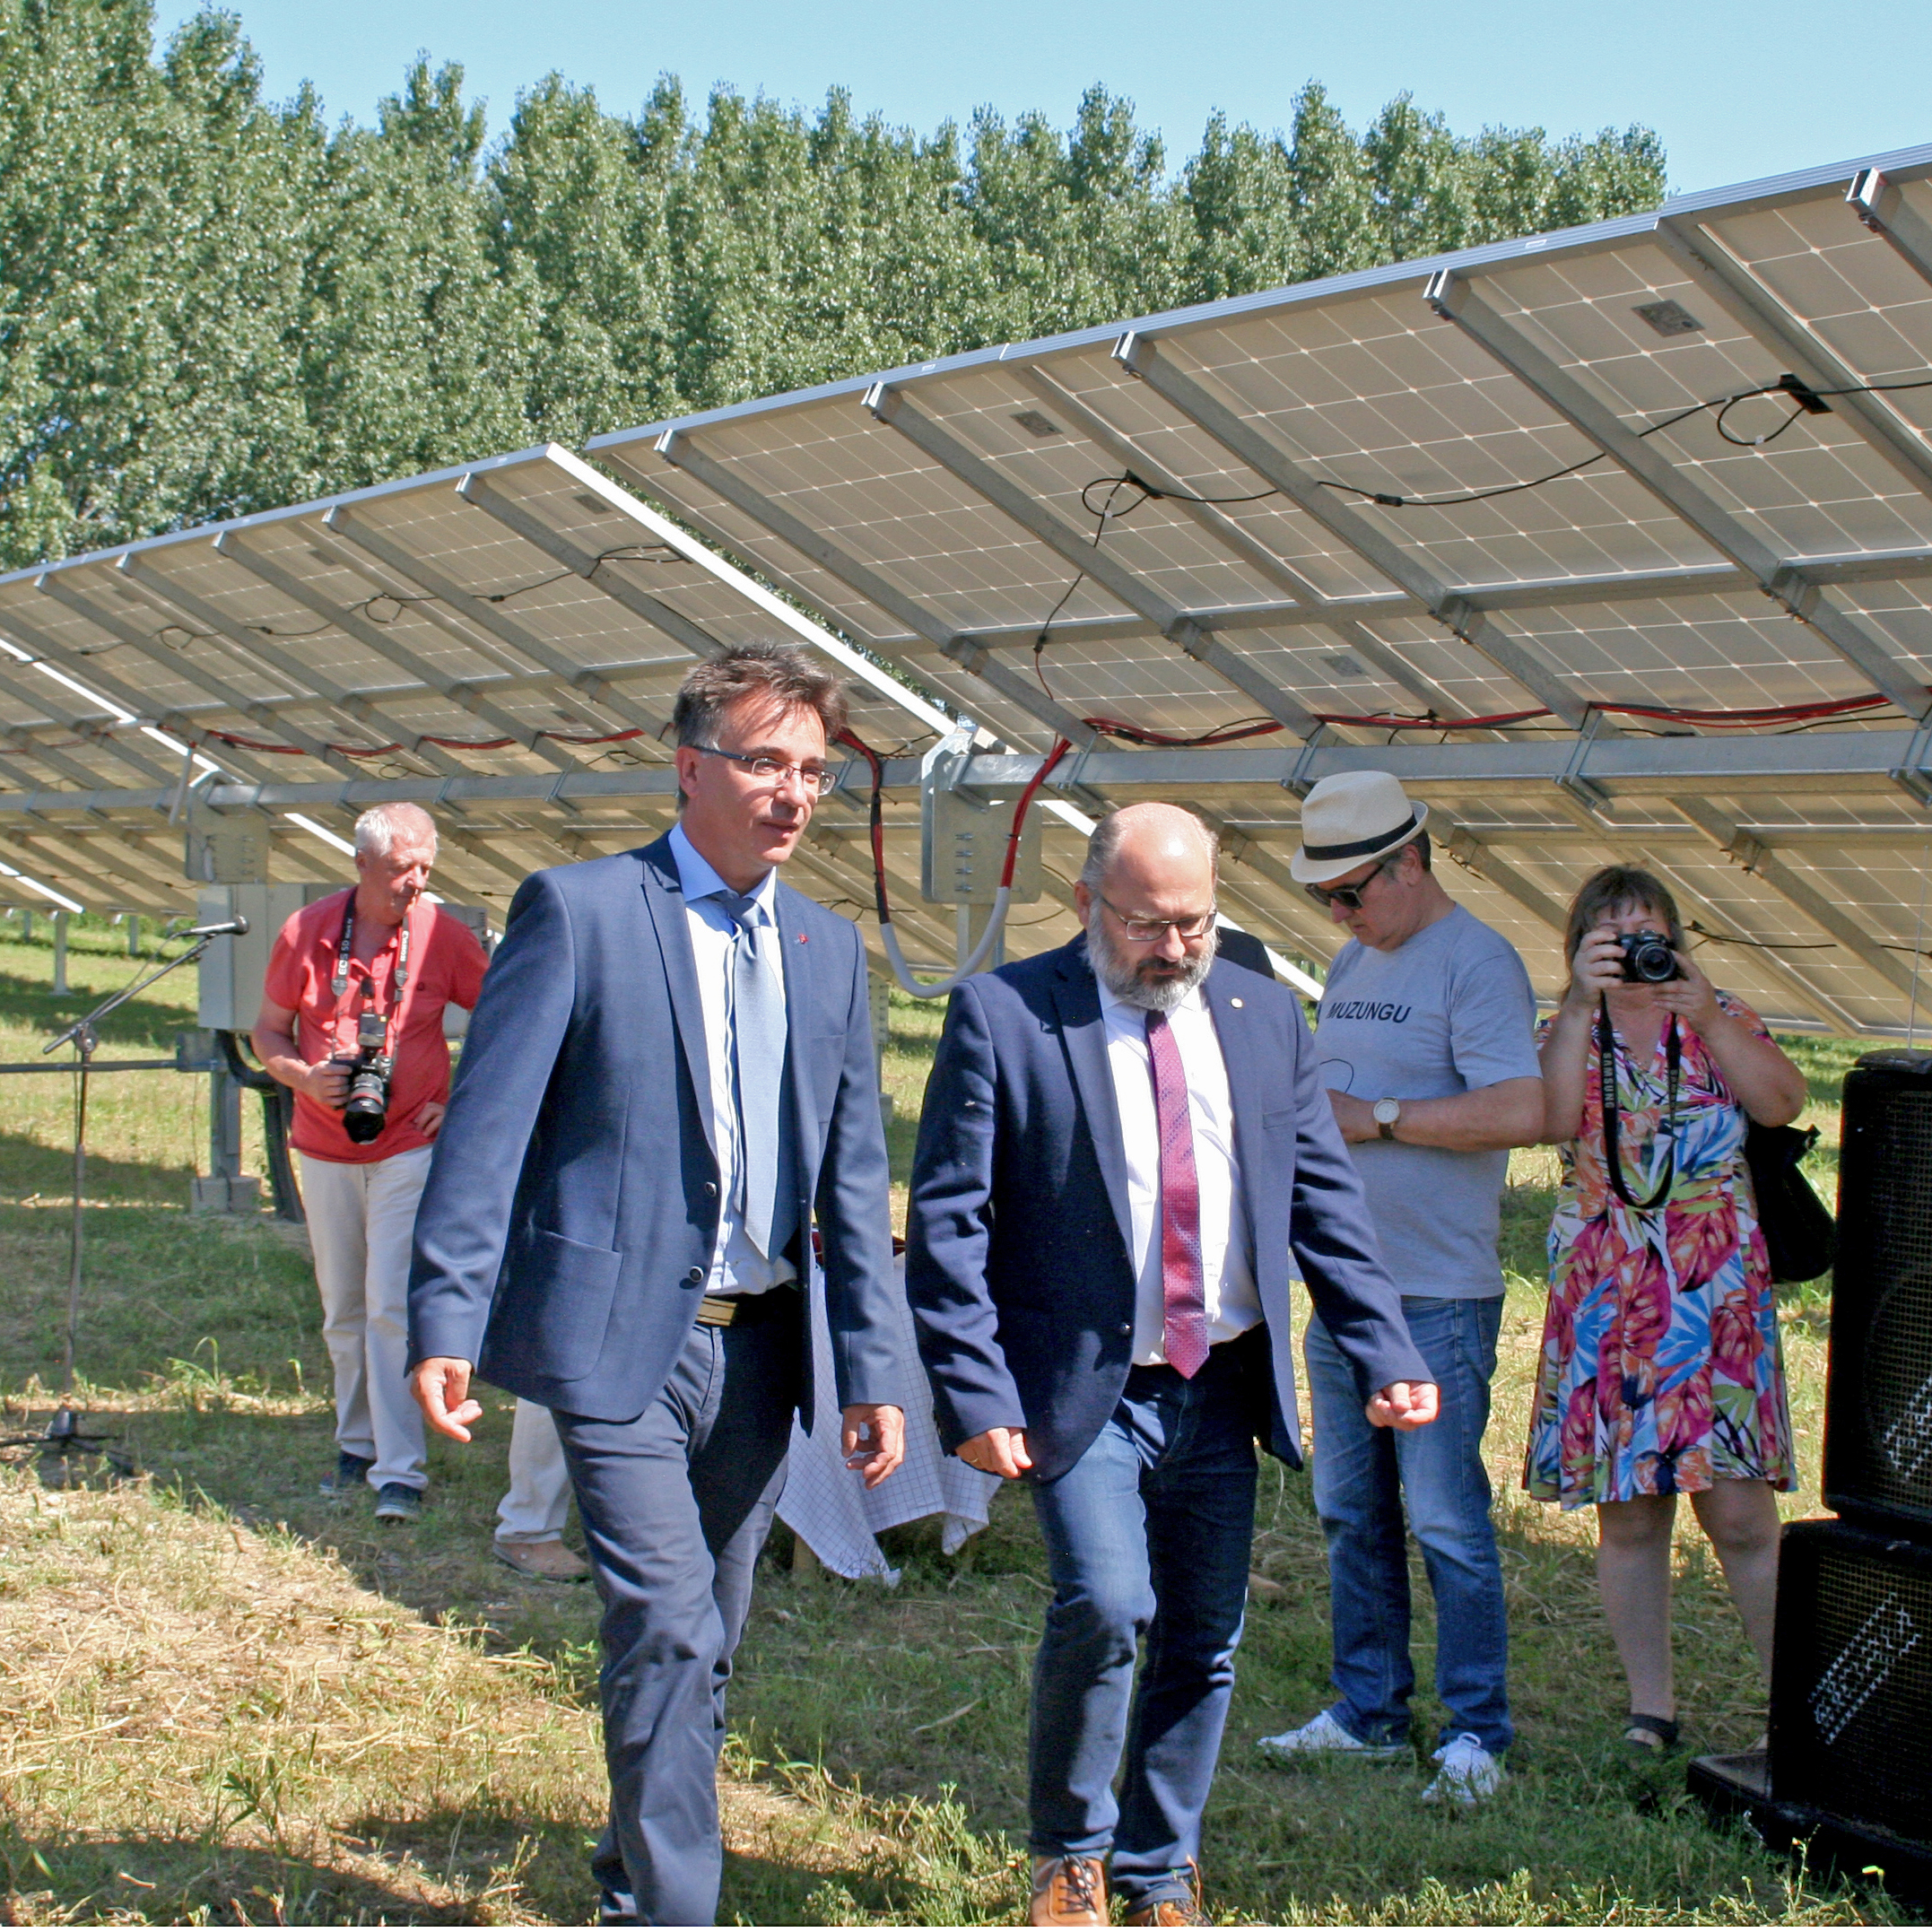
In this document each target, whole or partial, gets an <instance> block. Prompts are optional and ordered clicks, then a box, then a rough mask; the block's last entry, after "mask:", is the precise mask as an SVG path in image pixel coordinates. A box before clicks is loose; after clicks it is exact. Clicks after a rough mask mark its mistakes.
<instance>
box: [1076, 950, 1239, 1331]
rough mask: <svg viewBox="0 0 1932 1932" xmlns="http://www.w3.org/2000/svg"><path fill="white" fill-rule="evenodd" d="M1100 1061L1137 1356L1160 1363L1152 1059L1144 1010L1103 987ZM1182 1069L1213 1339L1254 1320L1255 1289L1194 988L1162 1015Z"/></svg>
mask: <svg viewBox="0 0 1932 1932" xmlns="http://www.w3.org/2000/svg"><path fill="white" fill-rule="evenodd" d="M1100 994H1101V1015H1102V1018H1103V1020H1104V1022H1105V1024H1106V1028H1107V1065H1108V1067H1109V1069H1110V1072H1111V1073H1112V1075H1113V1079H1114V1102H1115V1104H1116V1106H1117V1107H1118V1109H1119V1110H1120V1139H1121V1143H1122V1145H1123V1148H1124V1150H1125V1152H1126V1154H1127V1213H1128V1215H1129V1218H1130V1219H1131V1221H1132V1223H1133V1236H1134V1242H1133V1249H1132V1251H1131V1253H1130V1255H1129V1257H1128V1258H1129V1259H1130V1260H1131V1261H1132V1263H1133V1264H1134V1283H1135V1287H1134V1360H1135V1362H1136V1364H1138V1365H1146V1364H1149V1363H1153V1362H1165V1361H1166V1360H1167V1351H1166V1347H1165V1336H1166V1328H1167V1310H1166V1302H1165V1301H1164V1298H1163V1296H1162V1281H1161V1136H1160V1130H1159V1125H1158V1121H1157V1118H1156V1116H1155V1113H1154V1105H1153V1059H1152V1057H1151V1056H1150V1055H1149V1054H1148V1051H1147V1013H1146V1009H1145V1008H1144V1007H1142V1006H1130V1005H1127V1002H1126V1001H1125V1000H1120V999H1116V998H1115V997H1114V996H1113V995H1112V994H1111V993H1110V992H1109V991H1108V990H1107V988H1106V987H1105V986H1104V985H1102V986H1101V989H1100ZM1167 1023H1168V1026H1169V1029H1170V1030H1171V1031H1172V1033H1173V1036H1174V1044H1175V1045H1176V1046H1177V1047H1178V1048H1179V1049H1180V1065H1181V1069H1182V1071H1183V1072H1184V1073H1185V1074H1186V1075H1187V1076H1188V1125H1189V1126H1190V1127H1192V1129H1193V1132H1194V1172H1195V1179H1196V1180H1197V1184H1198V1186H1199V1188H1200V1197H1201V1202H1200V1214H1201V1286H1202V1292H1203V1296H1204V1299H1205V1302H1206V1307H1207V1339H1208V1342H1209V1344H1210V1345H1213V1344H1214V1343H1219V1342H1231V1341H1232V1340H1233V1339H1234V1337H1235V1336H1238V1335H1240V1334H1242V1333H1243V1332H1244V1331H1245V1330H1247V1329H1249V1328H1251V1327H1254V1325H1255V1324H1256V1323H1257V1322H1258V1321H1259V1320H1260V1319H1261V1297H1260V1296H1259V1294H1258V1292H1256V1289H1255V1276H1254V1269H1253V1268H1252V1266H1250V1265H1249V1246H1250V1242H1249V1231H1248V1211H1247V1209H1246V1208H1245V1207H1244V1206H1243V1205H1242V1203H1241V1167H1240V1159H1239V1157H1238V1156H1237V1154H1236V1153H1235V1148H1234V1104H1233V1102H1232V1101H1231V1099H1230V1098H1229V1096H1228V1069H1227V1063H1226V1062H1225V1061H1224V1060H1223V1058H1222V1057H1221V1036H1220V1035H1219V1034H1218V1033H1216V1032H1215V1031H1214V1014H1212V1013H1210V1012H1209V1011H1208V1008H1207V1002H1206V1001H1205V1000H1204V999H1203V998H1202V997H1201V992H1200V988H1198V987H1197V988H1195V990H1194V991H1193V992H1191V993H1190V994H1188V996H1187V998H1186V999H1184V1000H1182V1001H1181V1003H1180V1005H1179V1006H1177V1007H1176V1008H1175V1009H1174V1011H1173V1012H1172V1013H1171V1014H1168V1016H1167Z"/></svg>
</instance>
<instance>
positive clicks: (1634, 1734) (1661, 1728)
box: [1623, 1710, 1678, 1751]
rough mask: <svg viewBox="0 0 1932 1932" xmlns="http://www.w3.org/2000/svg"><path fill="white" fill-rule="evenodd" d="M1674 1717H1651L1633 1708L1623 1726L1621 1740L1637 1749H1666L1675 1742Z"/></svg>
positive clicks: (1675, 1726) (1675, 1725) (1676, 1726)
mask: <svg viewBox="0 0 1932 1932" xmlns="http://www.w3.org/2000/svg"><path fill="white" fill-rule="evenodd" d="M1677 1730H1678V1725H1677V1720H1676V1719H1675V1718H1652V1717H1648V1716H1646V1715H1645V1714H1644V1713H1643V1712H1642V1711H1640V1710H1633V1711H1632V1712H1631V1714H1630V1718H1629V1719H1628V1721H1627V1722H1626V1723H1625V1724H1624V1726H1623V1742H1624V1743H1625V1744H1627V1745H1632V1746H1633V1747H1634V1748H1636V1749H1637V1750H1639V1751H1668V1750H1669V1749H1670V1748H1671V1747H1672V1746H1673V1745H1675V1743H1676V1742H1677Z"/></svg>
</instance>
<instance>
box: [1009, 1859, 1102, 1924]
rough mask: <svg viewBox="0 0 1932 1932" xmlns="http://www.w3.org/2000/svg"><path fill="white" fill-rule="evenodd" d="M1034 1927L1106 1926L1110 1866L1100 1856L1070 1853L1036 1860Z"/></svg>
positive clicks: (1029, 1916) (1031, 1919) (1030, 1912)
mask: <svg viewBox="0 0 1932 1932" xmlns="http://www.w3.org/2000/svg"><path fill="white" fill-rule="evenodd" d="M1026 1922H1027V1924H1028V1925H1030V1926H1103V1925H1105V1924H1106V1923H1107V1868H1106V1867H1105V1866H1103V1865H1102V1864H1101V1861H1100V1860H1099V1859H1098V1858H1082V1857H1080V1856H1078V1855H1077V1854H1073V1853H1070V1854H1068V1855H1067V1856H1066V1857H1065V1858H1035V1859H1034V1860H1033V1902H1032V1904H1031V1907H1030V1908H1029V1909H1028V1910H1027V1914H1026Z"/></svg>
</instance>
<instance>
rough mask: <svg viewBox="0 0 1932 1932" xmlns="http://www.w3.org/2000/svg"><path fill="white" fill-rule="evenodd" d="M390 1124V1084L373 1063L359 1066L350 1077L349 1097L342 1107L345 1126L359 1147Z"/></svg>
mask: <svg viewBox="0 0 1932 1932" xmlns="http://www.w3.org/2000/svg"><path fill="white" fill-rule="evenodd" d="M388 1124H389V1083H388V1082H387V1080H386V1079H385V1078H384V1077H383V1076H382V1075H381V1074H380V1073H379V1072H378V1071H377V1069H376V1068H374V1067H373V1066H361V1067H358V1068H357V1069H356V1071H355V1072H354V1073H353V1074H352V1075H350V1076H349V1097H348V1099H347V1101H344V1105H343V1110H342V1128H343V1132H344V1134H346V1135H347V1136H349V1138H350V1139H351V1140H352V1141H354V1142H355V1143H356V1144H357V1145H358V1146H361V1145H364V1144H367V1143H368V1142H370V1141H372V1140H374V1139H376V1138H377V1137H378V1136H379V1135H380V1134H381V1132H382V1130H383V1128H384V1127H387V1125H388Z"/></svg>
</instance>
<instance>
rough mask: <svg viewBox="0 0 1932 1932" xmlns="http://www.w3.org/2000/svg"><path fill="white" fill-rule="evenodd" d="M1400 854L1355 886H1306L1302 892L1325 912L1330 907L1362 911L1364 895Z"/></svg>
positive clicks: (1383, 861) (1377, 867)
mask: <svg viewBox="0 0 1932 1932" xmlns="http://www.w3.org/2000/svg"><path fill="white" fill-rule="evenodd" d="M1400 857H1402V854H1401V853H1400V852H1397V853H1393V854H1392V855H1391V856H1390V857H1388V858H1385V859H1384V860H1382V862H1381V863H1380V864H1379V866H1376V868H1375V870H1374V871H1373V872H1371V874H1370V875H1369V876H1368V877H1367V878H1366V879H1358V880H1356V882H1355V883H1354V884H1353V885H1304V886H1303V887H1302V888H1301V890H1302V891H1303V892H1306V893H1307V894H1308V896H1309V897H1310V899H1312V900H1313V901H1315V903H1316V904H1317V905H1318V906H1319V907H1321V908H1322V909H1324V910H1325V911H1326V910H1327V908H1328V907H1330V906H1340V907H1342V908H1343V909H1345V911H1349V912H1360V911H1361V910H1362V894H1363V893H1364V892H1367V891H1368V889H1369V888H1370V887H1371V885H1373V884H1374V883H1375V882H1376V881H1377V880H1378V879H1379V878H1380V877H1381V875H1383V874H1384V873H1385V872H1387V871H1388V868H1389V867H1390V866H1392V865H1394V864H1395V863H1396V860H1397V859H1398V858H1400Z"/></svg>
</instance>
